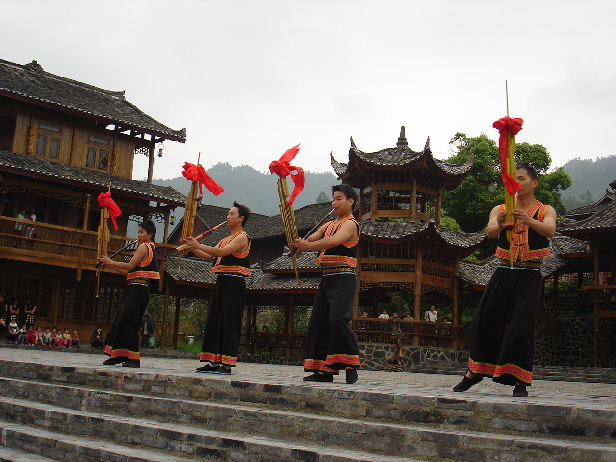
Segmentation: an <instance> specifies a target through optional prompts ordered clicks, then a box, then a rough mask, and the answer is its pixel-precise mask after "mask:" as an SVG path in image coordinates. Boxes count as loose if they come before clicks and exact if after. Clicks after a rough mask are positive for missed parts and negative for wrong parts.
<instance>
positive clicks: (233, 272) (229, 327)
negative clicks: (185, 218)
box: [182, 202, 250, 374]
mask: <svg viewBox="0 0 616 462" xmlns="http://www.w3.org/2000/svg"><path fill="white" fill-rule="evenodd" d="M249 217H250V210H249V209H248V207H246V206H245V205H241V204H238V203H237V202H234V203H233V207H231V208H230V209H229V212H228V213H227V220H226V223H227V227H228V228H229V235H228V236H227V237H225V238H224V239H221V240H220V242H219V243H218V244H217V245H216V247H210V246H208V245H203V244H199V242H198V241H197V239H195V238H194V237H189V238H188V239H186V240H185V241H182V243H185V244H188V249H189V250H190V251H192V252H193V253H194V254H195V255H196V256H198V257H201V258H205V259H206V260H209V259H211V258H216V262H215V263H214V266H213V267H212V269H211V270H210V272H212V273H214V274H216V275H217V276H216V286H215V287H214V297H213V298H212V303H211V305H210V307H209V309H208V313H207V320H206V322H205V329H204V332H203V346H202V348H201V354H200V355H199V360H200V361H202V362H204V363H205V364H204V365H203V366H201V367H198V368H197V372H214V373H216V374H230V373H231V368H232V367H235V365H236V363H237V353H238V349H239V343H240V335H241V332H242V314H243V311H244V298H245V295H246V280H245V278H246V276H249V275H250V257H249V254H250V236H248V234H247V233H246V231H244V226H245V225H246V221H248V218H249Z"/></svg>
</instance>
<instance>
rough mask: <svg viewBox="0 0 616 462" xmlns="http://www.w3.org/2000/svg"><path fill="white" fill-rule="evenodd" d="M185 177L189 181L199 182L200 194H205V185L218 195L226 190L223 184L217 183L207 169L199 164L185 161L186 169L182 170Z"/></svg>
mask: <svg viewBox="0 0 616 462" xmlns="http://www.w3.org/2000/svg"><path fill="white" fill-rule="evenodd" d="M182 175H184V178H186V179H187V180H189V181H197V182H199V195H200V196H202V195H203V186H205V187H206V188H207V189H208V190H209V191H210V192H211V193H212V194H214V195H215V196H218V195H219V194H220V193H222V192H223V191H224V189H223V188H222V186H220V185H219V184H218V183H216V182H215V181H214V180H213V179H212V177H211V176H209V175H208V174H207V172H206V171H205V169H204V168H203V167H202V166H201V164H199V165H195V164H191V163H189V162H184V171H183V172H182Z"/></svg>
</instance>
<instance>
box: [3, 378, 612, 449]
mask: <svg viewBox="0 0 616 462" xmlns="http://www.w3.org/2000/svg"><path fill="white" fill-rule="evenodd" d="M0 389H2V390H3V394H4V396H5V397H7V398H19V399H26V400H31V401H36V402H40V403H46V404H61V405H62V406H63V407H66V408H70V409H74V410H81V411H91V412H108V413H113V414H122V415H129V416H133V417H152V418H157V417H156V416H157V415H158V414H160V417H158V420H164V421H174V422H179V423H191V424H204V425H207V426H209V427H213V428H217V429H227V430H233V429H235V430H241V431H253V432H256V433H255V434H259V435H263V436H270V437H279V435H280V432H279V431H277V430H275V429H277V428H279V426H280V422H284V421H285V420H287V419H289V418H292V419H293V421H294V425H293V427H290V428H287V429H286V431H285V433H284V436H285V437H286V438H292V439H293V440H294V441H299V440H301V439H302V438H304V437H305V435H312V434H315V433H317V432H318V430H315V428H317V429H318V428H319V427H320V428H322V427H325V426H326V425H328V422H330V421H331V419H332V417H325V416H322V414H323V413H320V414H319V415H315V414H310V413H307V412H305V410H304V412H298V411H293V412H290V411H289V410H288V409H289V408H288V407H285V408H283V409H281V410H276V409H274V408H273V407H270V408H262V407H257V406H256V405H255V404H254V403H253V404H252V405H245V404H244V405H242V404H231V403H229V402H227V403H217V402H213V401H202V400H201V401H200V400H195V399H186V398H181V399H177V398H174V397H169V398H167V397H160V396H149V395H145V394H135V393H126V392H123V391H114V390H100V389H94V388H87V387H75V386H68V385H66V384H62V385H58V384H53V383H38V382H34V381H31V380H30V381H23V380H19V379H6V378H0ZM416 404H418V406H417V410H416V411H415V413H414V415H411V414H410V412H411V411H409V410H406V411H405V410H404V409H398V411H399V412H400V414H392V413H380V414H377V413H376V411H374V410H372V411H371V412H370V413H366V414H363V415H355V416H354V418H355V419H363V420H364V421H366V420H367V421H368V422H372V421H374V420H375V419H377V418H378V420H379V421H380V422H391V423H402V424H413V423H415V424H417V423H420V424H430V425H431V426H432V427H438V428H442V429H446V428H451V429H458V430H459V429H463V428H467V429H471V430H476V431H482V432H489V431H492V432H502V431H507V432H508V433H510V434H515V435H518V436H523V435H527V434H528V433H529V432H532V433H533V434H534V436H542V435H547V436H550V437H555V436H557V435H561V436H563V435H564V436H566V437H568V438H570V439H577V440H580V441H595V440H596V439H597V437H601V439H600V440H601V441H602V444H614V440H613V437H614V427H615V426H616V422H615V421H614V415H615V414H614V412H613V411H609V410H601V409H588V408H583V407H582V406H578V407H577V408H575V409H573V410H571V409H568V408H564V409H563V408H559V407H554V406H549V407H546V406H542V405H540V404H539V405H536V406H535V407H534V408H533V409H532V412H531V413H530V415H524V414H523V413H522V412H519V413H517V414H516V413H513V414H512V409H513V408H514V407H513V406H512V405H511V403H509V404H508V405H507V406H503V405H497V404H494V403H493V404H494V406H493V408H492V409H490V410H488V407H487V405H488V403H487V402H483V403H481V404H480V405H477V406H478V407H479V408H481V409H483V410H482V411H481V415H476V416H475V419H474V420H473V419H470V418H468V414H469V412H470V413H475V414H479V413H478V412H477V411H474V410H473V409H470V411H469V408H470V406H469V404H468V402H467V401H463V400H456V401H455V402H454V401H451V400H450V401H446V400H445V399H443V398H439V399H437V400H435V401H433V402H429V403H424V405H423V407H420V405H421V401H420V400H419V399H418V400H417V403H416ZM366 407H367V406H366ZM404 412H406V413H408V415H406V416H404V415H402V413H404ZM565 412H568V413H569V414H571V415H570V416H569V417H570V420H573V421H575V422H576V424H575V426H572V425H571V424H567V423H566V422H563V421H562V419H563V417H564V416H565ZM445 413H447V418H446V419H445V421H439V420H442V419H443V415H444V414H445ZM506 416H507V417H506ZM257 419H258V421H259V422H262V423H263V425H262V426H256V427H254V424H255V421H256V420H257ZM333 419H334V422H341V420H340V419H341V417H339V416H333ZM334 425H335V423H334ZM366 425H367V423H366ZM349 432H351V433H352V434H355V433H353V432H355V429H349ZM600 440H597V441H600ZM346 443H347V445H350V447H362V445H363V444H365V442H364V441H363V438H362V437H361V436H359V437H358V439H357V440H353V439H351V438H350V439H347V440H346ZM382 443H385V441H383V442H382ZM392 444H393V443H392Z"/></svg>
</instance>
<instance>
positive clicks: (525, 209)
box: [453, 164, 556, 397]
mask: <svg viewBox="0 0 616 462" xmlns="http://www.w3.org/2000/svg"><path fill="white" fill-rule="evenodd" d="M515 179H516V181H517V182H518V183H519V184H520V186H521V187H522V189H521V190H520V191H519V192H518V194H517V197H516V205H515V210H514V211H513V216H514V219H515V224H514V234H513V242H512V244H511V245H510V243H509V241H508V240H507V232H506V229H505V218H506V212H505V206H504V205H502V204H501V205H497V206H496V207H494V208H493V209H492V211H491V212H490V220H489V222H488V226H487V228H486V235H487V237H489V238H494V237H498V248H497V249H496V255H497V256H498V257H500V259H501V266H500V267H499V268H497V270H496V271H495V272H494V274H493V275H492V278H491V279H490V282H488V285H487V286H486V289H485V291H484V292H483V295H482V297H481V300H480V301H479V305H478V307H477V311H476V312H475V317H474V319H473V323H472V325H471V342H470V358H469V360H468V368H469V370H468V372H467V373H466V375H465V376H464V377H463V378H462V381H461V382H460V383H459V384H458V385H456V386H455V387H454V389H453V391H458V392H462V391H466V390H468V389H469V388H470V387H472V386H473V385H475V384H477V383H479V382H481V381H482V380H483V377H492V380H494V381H495V382H498V383H502V384H505V385H511V386H513V387H514V389H513V396H516V397H525V396H528V392H527V390H526V387H527V386H530V385H531V384H532V380H533V372H532V371H533V345H534V340H535V323H536V317H537V308H538V307H539V299H540V296H541V285H542V277H541V269H540V268H541V261H542V260H543V259H544V258H546V257H548V256H550V248H549V246H550V241H549V239H550V238H551V237H552V236H553V235H554V233H555V231H556V211H555V210H554V209H553V208H552V207H550V206H549V205H543V204H542V203H541V202H539V201H538V200H537V199H535V195H534V192H535V188H536V187H537V185H538V179H537V172H536V170H535V169H534V168H533V167H531V166H530V165H528V164H520V165H518V168H517V170H516V175H515ZM511 252H513V265H512V264H511Z"/></svg>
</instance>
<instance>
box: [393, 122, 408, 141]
mask: <svg viewBox="0 0 616 462" xmlns="http://www.w3.org/2000/svg"><path fill="white" fill-rule="evenodd" d="M404 132H405V129H404V125H403V126H402V127H400V136H399V137H398V142H397V143H396V146H408V145H409V142H408V140H407V139H406V134H405V133H404Z"/></svg>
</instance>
